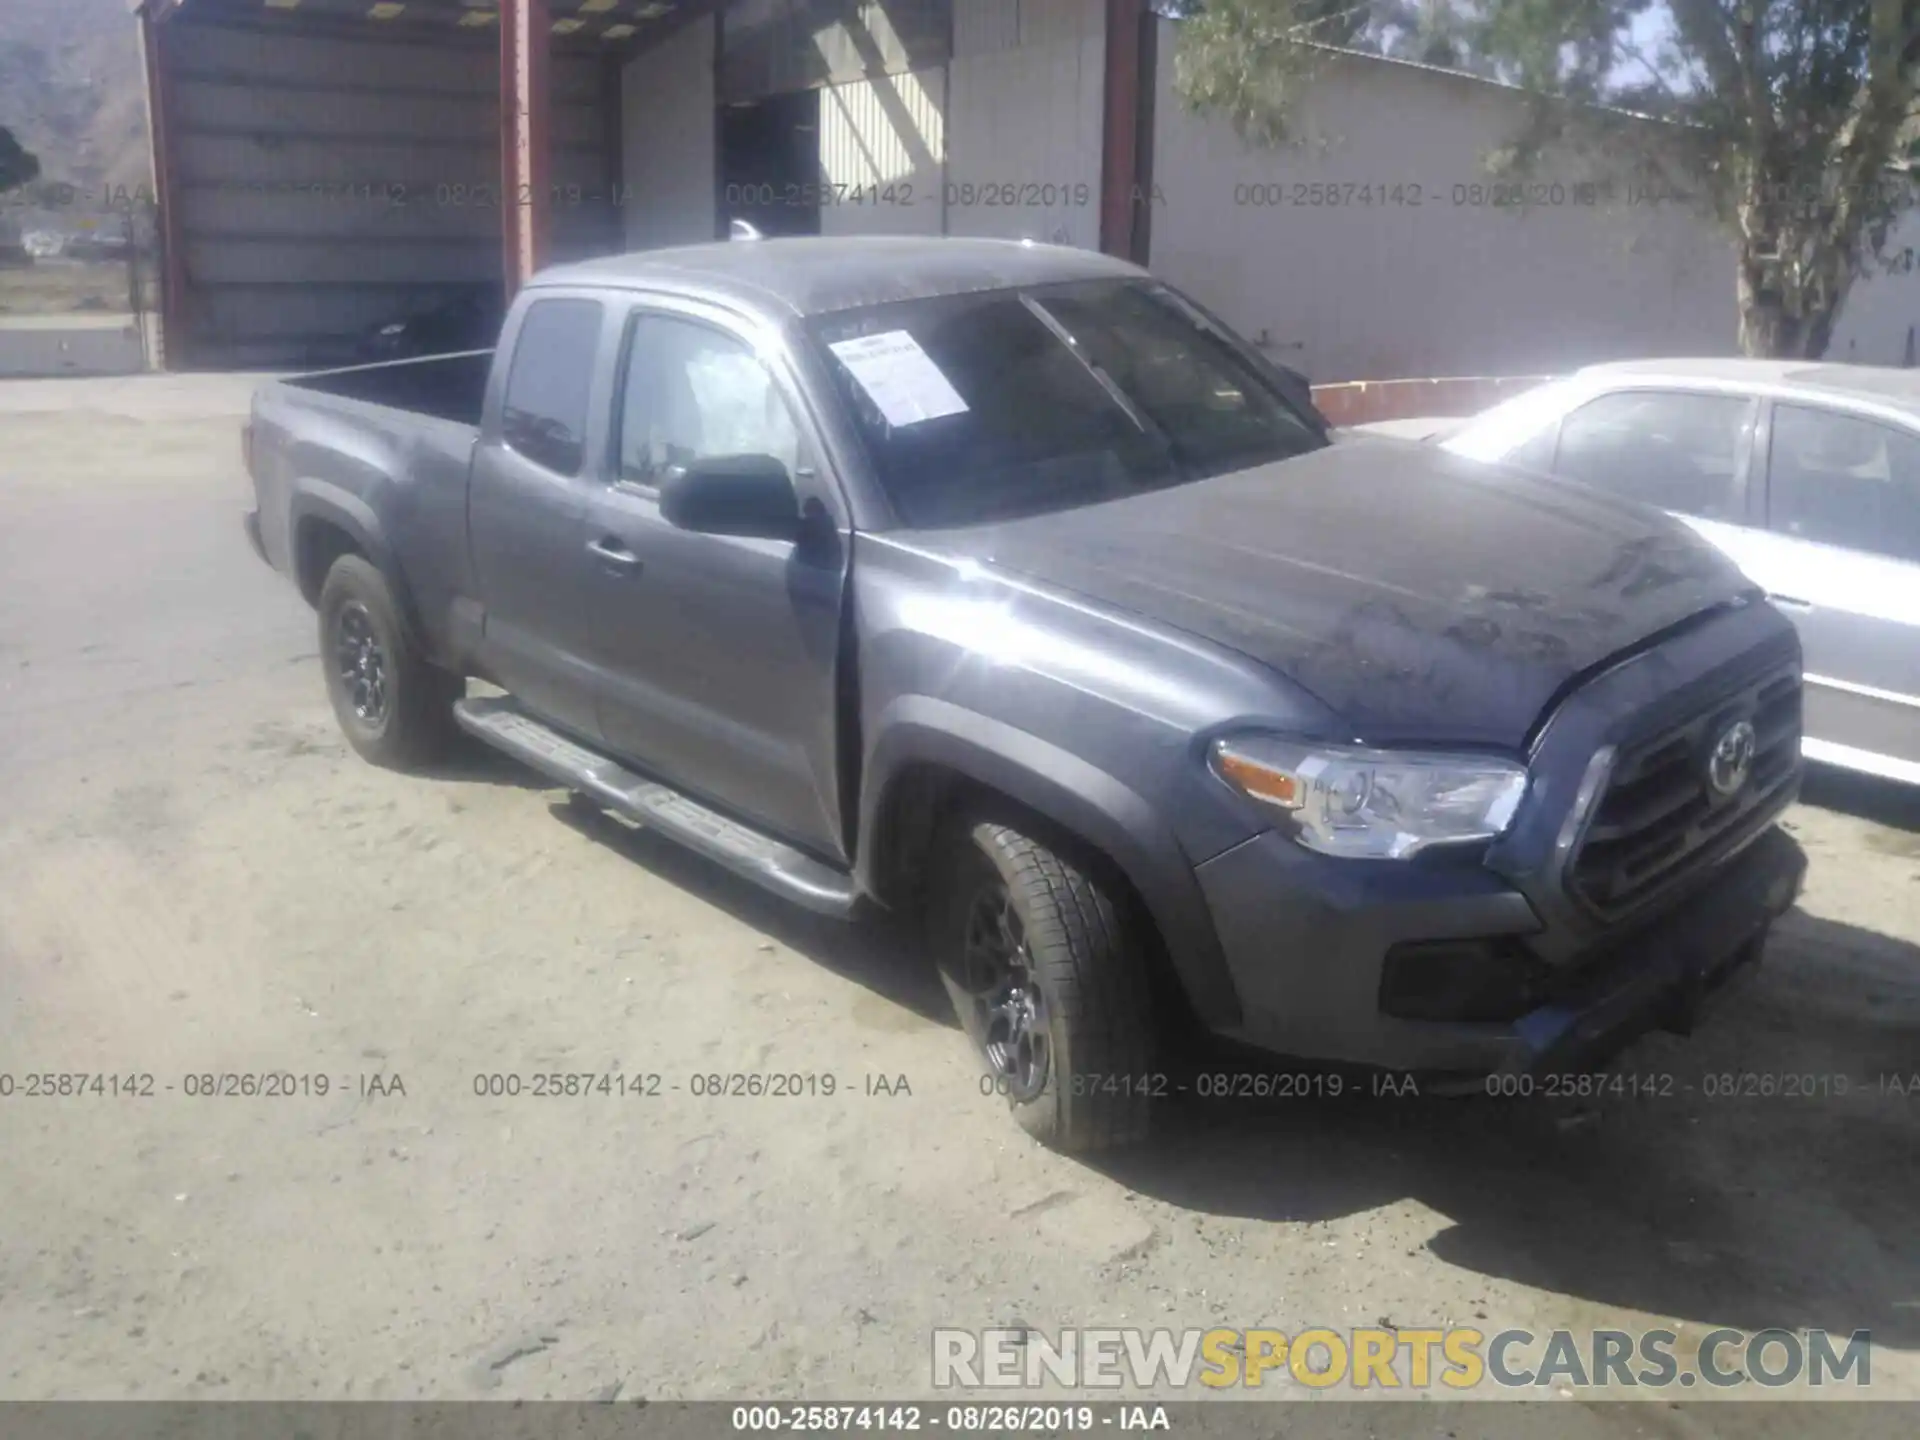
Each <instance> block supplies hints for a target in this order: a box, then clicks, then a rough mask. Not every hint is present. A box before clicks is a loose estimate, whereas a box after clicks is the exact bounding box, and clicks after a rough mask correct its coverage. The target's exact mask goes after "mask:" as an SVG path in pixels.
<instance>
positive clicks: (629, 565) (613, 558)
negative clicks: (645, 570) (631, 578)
mask: <svg viewBox="0 0 1920 1440" xmlns="http://www.w3.org/2000/svg"><path fill="white" fill-rule="evenodd" d="M587 550H588V553H590V554H591V555H592V556H593V558H594V559H596V560H598V561H600V562H601V563H602V564H603V565H611V566H612V567H613V568H614V569H616V570H625V571H627V572H628V573H629V574H631V573H633V572H634V571H637V570H638V569H639V568H640V557H639V556H638V555H636V554H634V553H633V551H631V550H629V549H627V547H626V546H625V545H622V544H621V543H620V542H619V541H618V540H616V539H614V538H613V537H612V536H611V535H609V536H607V537H606V538H605V539H602V540H589V541H588V542H587Z"/></svg>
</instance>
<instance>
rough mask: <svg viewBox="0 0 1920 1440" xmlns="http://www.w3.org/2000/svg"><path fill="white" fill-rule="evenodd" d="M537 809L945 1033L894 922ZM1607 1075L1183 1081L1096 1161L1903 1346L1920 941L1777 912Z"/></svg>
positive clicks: (1683, 1309) (1614, 1292) (1914, 1175)
mask: <svg viewBox="0 0 1920 1440" xmlns="http://www.w3.org/2000/svg"><path fill="white" fill-rule="evenodd" d="M552 809H553V813H554V814H555V815H556V816H557V817H558V818H559V819H561V820H562V821H563V822H564V823H565V824H567V825H569V826H570V827H571V828H573V829H575V830H577V831H579V832H580V833H582V834H584V835H587V836H589V837H591V838H593V839H595V840H597V841H599V842H600V843H604V844H610V845H613V846H615V847H616V848H618V849H619V850H620V851H621V852H622V853H624V854H625V855H627V856H628V857H630V858H631V859H633V860H635V861H637V862H639V863H640V864H642V865H643V866H645V867H646V868H647V869H648V870H650V871H652V872H653V873H654V874H656V875H658V876H659V877H660V878H661V879H662V880H664V881H666V882H667V883H669V884H672V885H675V886H677V887H679V888H681V889H683V890H686V891H688V892H690V893H692V894H693V895H696V896H698V897H699V898H700V899H702V900H705V901H706V902H708V903H709V904H712V905H713V906H715V907H716V908H718V909H720V910H722V911H724V912H726V913H727V914H729V915H731V916H732V917H734V918H735V919H737V920H739V921H740V922H741V923H742V924H745V925H748V926H751V927H752V928H754V929H755V930H758V931H760V932H761V933H763V934H765V935H767V936H768V937H769V938H771V939H773V940H775V941H777V942H779V943H780V944H782V945H784V946H786V947H787V948H789V949H792V950H793V951H795V952H797V953H798V954H801V955H804V956H806V957H807V958H808V959H809V960H811V961H812V962H814V963H817V964H819V965H821V966H823V967H825V968H826V969H828V970H830V971H832V972H833V973H835V974H838V975H842V976H845V977H846V978H848V979H850V980H852V981H854V982H855V983H856V984H859V985H861V986H863V987H865V988H866V989H868V990H869V991H871V992H872V993H873V994H875V995H877V996H879V997H881V998H882V999H884V1000H887V1001H889V1002H891V1003H893V1004H895V1005H898V1006H901V1007H902V1008H903V1009H905V1010H907V1011H910V1012H912V1013H913V1014H915V1015H917V1016H919V1017H920V1018H922V1019H923V1020H926V1021H929V1022H932V1023H934V1024H938V1025H941V1026H945V1027H951V1026H952V1025H953V1023H954V1022H953V1018H952V1012H951V1009H950V1007H949V1006H948V1003H947V1000H946V995H945V992H944V991H943V990H942V988H941V986H940V982H939V978H938V976H937V974H936V973H935V971H934V969H933V966H932V963H931V961H930V959H929V957H928V956H927V954H926V951H925V948H924V946H922V945H920V944H919V943H918V942H917V940H916V939H915V938H914V936H913V934H912V932H911V931H910V930H909V929H908V927H907V926H906V925H904V924H903V923H901V922H898V921H895V920H892V919H890V918H889V917H886V916H878V915H876V916H869V917H863V918H862V919H860V920H858V921H856V922H853V923H844V922H838V921H832V920H827V919H823V918H820V917H816V916H811V915H808V914H805V913H804V912H801V911H799V910H796V909H795V908H794V907H792V906H790V905H788V904H786V903H785V902H783V901H781V900H779V899H777V898H776V897H773V896H771V895H767V894H765V893H763V892H761V891H760V890H758V889H757V888H755V887H754V886H752V885H750V884H748V883H747V882H745V881H743V880H740V879H738V878H736V877H735V876H733V875H731V874H729V873H728V872H726V871H725V870H723V869H721V868H719V867H718V866H716V865H713V864H711V863H709V862H708V861H706V860H704V859H702V858H701V857H699V856H696V855H693V854H691V853H689V852H687V851H685V850H683V849H682V848H680V847H679V846H677V845H675V844H673V843H671V842H669V841H666V840H662V839H660V838H658V837H656V836H653V835H650V834H648V833H647V832H645V831H644V830H636V829H634V828H632V827H629V826H627V825H625V824H623V823H621V822H619V821H616V820H613V819H610V818H608V817H605V816H602V815H599V814H597V813H595V812H593V811H591V810H584V809H578V808H576V807H573V806H570V805H567V804H565V803H556V804H555V805H554V806H553V807H552ZM956 1043H957V1042H956ZM1208 1068H1209V1070H1210V1071H1220V1070H1226V1071H1228V1072H1229V1073H1240V1074H1247V1075H1251V1074H1254V1073H1256V1072H1263V1073H1267V1074H1273V1073H1276V1072H1289V1073H1296V1074H1300V1073H1304V1074H1316V1075H1321V1076H1323V1077H1330V1076H1332V1075H1333V1073H1334V1072H1331V1071H1316V1070H1314V1069H1312V1068H1311V1067H1304V1066H1296V1065H1290V1064H1287V1063H1285V1062H1269V1061H1260V1062H1257V1064H1253V1065H1250V1064H1248V1063H1247V1062H1240V1063H1238V1064H1233V1063H1228V1064H1224V1065H1210V1066H1209V1067H1208ZM1608 1073H1613V1074H1619V1075H1620V1076H1621V1077H1623V1085H1624V1083H1625V1079H1626V1077H1639V1080H1640V1082H1641V1086H1642V1093H1641V1094H1639V1095H1638V1096H1636V1095H1634V1094H1632V1093H1631V1092H1630V1091H1629V1092H1628V1093H1625V1094H1608V1095H1605V1096H1599V1097H1589V1098H1587V1099H1580V1098H1578V1097H1572V1098H1561V1097H1549V1096H1545V1095H1539V1094H1536V1095H1535V1096H1532V1097H1526V1098H1512V1099H1504V1100H1496V1099H1488V1098H1481V1097H1475V1098H1461V1099H1443V1098H1440V1097H1436V1096H1432V1095H1412V1094H1398V1095H1389V1094H1384V1093H1383V1094H1378V1095H1376V1094H1375V1093H1373V1089H1372V1085H1371V1082H1370V1080H1369V1079H1368V1078H1366V1077H1364V1076H1356V1075H1345V1074H1343V1075H1341V1077H1340V1079H1339V1084H1340V1087H1341V1089H1342V1095H1341V1097H1340V1098H1339V1099H1323V1100H1264V1101H1263V1100H1239V1099H1236V1100H1200V1099H1197V1098H1194V1096H1193V1092H1192V1087H1191V1086H1189V1090H1188V1093H1187V1094H1186V1095H1185V1096H1175V1097H1174V1098H1172V1099H1170V1100H1168V1101H1167V1102H1166V1106H1165V1111H1166V1113H1164V1114H1163V1115H1162V1116H1161V1117H1160V1123H1158V1125H1157V1127H1156V1138H1155V1139H1154V1140H1153V1141H1151V1142H1149V1143H1148V1144H1147V1145H1145V1146H1143V1147H1141V1148H1139V1149H1137V1150H1132V1151H1126V1152H1122V1153H1120V1154H1117V1155H1113V1156H1107V1157H1101V1158H1100V1159H1099V1160H1097V1161H1096V1162H1094V1168H1096V1169H1098V1170H1100V1171H1101V1172H1103V1173H1105V1174H1106V1175H1108V1176H1109V1177H1111V1178H1112V1179H1113V1180H1114V1181H1116V1182H1117V1183H1119V1184H1121V1185H1123V1186H1125V1187H1127V1188H1128V1189H1130V1190H1133V1191H1136V1192H1138V1193H1139V1194H1141V1195H1144V1196H1148V1197H1151V1198H1153V1199H1157V1200H1160V1201H1163V1202H1165V1203H1167V1204H1170V1205H1175V1206H1178V1207H1180V1208H1182V1209H1185V1210H1190V1211H1193V1212H1195V1213H1200V1214H1210V1215H1216V1216H1223V1217H1237V1218H1241V1219H1246V1220H1252V1221H1269V1222H1294V1223H1299V1222H1310V1221H1320V1220H1331V1219H1337V1218H1340V1217H1344V1216H1351V1215H1357V1214H1364V1213H1367V1212H1369V1211H1373V1210H1377V1209H1380V1208H1382V1207H1385V1206H1389V1205H1393V1204H1396V1203H1398V1202H1403V1201H1407V1200H1413V1201H1417V1202H1418V1203H1419V1204H1420V1205H1422V1206H1425V1207H1427V1208H1429V1209H1431V1210H1432V1211H1434V1212H1437V1214H1438V1215H1440V1216H1443V1217H1445V1219H1444V1223H1443V1224H1442V1225H1441V1227H1440V1228H1439V1229H1438V1231H1437V1233H1435V1234H1434V1235H1433V1236H1432V1237H1431V1238H1430V1239H1428V1240H1427V1241H1426V1242H1425V1243H1424V1248H1425V1250H1426V1251H1427V1252H1428V1253H1429V1254H1431V1255H1432V1256H1434V1257H1435V1258H1437V1259H1440V1260H1442V1261H1444V1262H1446V1263H1447V1264H1449V1265H1451V1266H1454V1267H1457V1268H1458V1269H1460V1270H1463V1271H1469V1272H1473V1273H1475V1274H1479V1275H1485V1276H1489V1277H1494V1278H1498V1279H1501V1280H1505V1281H1511V1282H1514V1283H1518V1284H1523V1285H1528V1286H1532V1287H1535V1288H1537V1289H1540V1290H1543V1291H1547V1292H1551V1293H1555V1294H1559V1295H1564V1296H1567V1297H1569V1298H1570V1299H1571V1300H1574V1301H1580V1302H1586V1303H1588V1304H1591V1305H1594V1306H1598V1307H1604V1309H1605V1310H1608V1311H1610V1310H1615V1309H1628V1310H1634V1311H1639V1312H1642V1313H1644V1314H1647V1315H1650V1316H1656V1317H1662V1318H1664V1319H1667V1320H1671V1321H1677V1322H1680V1323H1681V1324H1687V1325H1692V1326H1696V1327H1708V1328H1711V1327H1714V1326H1719V1325H1731V1326H1737V1327H1740V1328H1742V1329H1745V1330H1749V1331H1757V1330H1763V1329H1767V1328H1769V1327H1774V1326H1781V1327H1786V1328H1789V1329H1801V1328H1808V1327H1823V1328H1826V1329H1829V1330H1834V1331H1838V1332H1841V1333H1843V1334H1844V1333H1851V1332H1852V1331H1853V1330H1856V1329H1862V1328H1864V1329H1870V1330H1871V1331H1872V1332H1873V1338H1874V1340H1875V1342H1876V1343H1877V1344H1878V1345H1880V1346H1883V1347H1894V1348H1920V1305H1916V1304H1915V1303H1914V1302H1915V1301H1916V1300H1920V1224H1916V1223H1915V1222H1916V1217H1917V1216H1920V1198H1917V1197H1920V948H1917V947H1915V946H1913V945H1909V944H1907V943H1905V942H1903V941H1899V940H1895V939H1892V938H1890V937H1888V936H1885V935H1882V934H1879V933H1877V932H1874V931H1870V930H1865V929H1862V928H1860V927H1857V926H1853V925H1847V924H1843V923H1840V922H1836V921H1831V920H1825V919H1821V918H1818V917H1815V916H1811V915H1808V914H1806V913H1805V912H1803V911H1799V910H1795V911H1794V912H1792V913H1791V914H1789V915H1788V916H1786V917H1785V918H1784V919H1783V920H1782V921H1781V922H1780V925H1779V927H1778V928H1777V930H1776V932H1775V936H1774V939H1773V941H1772V942H1771V943H1770V945H1769V948H1768V952H1767V957H1766V960H1765V962H1764V963H1763V964H1762V966H1761V968H1760V971H1759V973H1758V974H1757V975H1755V976H1754V977H1753V979H1752V980H1751V981H1750V982H1749V983H1747V984H1746V985H1744V986H1741V987H1738V988H1737V989H1736V990H1735V992H1734V993H1733V994H1731V995H1729V996H1728V997H1727V998H1726V999H1725V1001H1724V1002H1723V1003H1722V1004H1721V1006H1720V1007H1719V1008H1718V1009H1717V1010H1716V1011H1715V1013H1713V1014H1712V1015H1710V1016H1709V1017H1708V1018H1707V1021H1706V1023H1705V1024H1704V1025H1703V1027H1702V1028H1701V1030H1700V1031H1699V1032H1698V1033H1697V1034H1696V1035H1695V1036H1693V1037H1692V1038H1690V1039H1681V1038H1679V1037H1674V1036H1666V1035H1653V1036H1648V1037H1646V1038H1645V1039H1643V1040H1641V1041H1639V1042H1637V1043H1636V1044H1635V1045H1634V1046H1633V1047H1631V1048H1630V1049H1629V1050H1628V1051H1627V1052H1625V1053H1624V1054H1623V1055H1621V1056H1620V1057H1618V1058H1617V1059H1616V1060H1615V1061H1614V1062H1613V1064H1612V1066H1611V1067H1610V1070H1609V1071H1608ZM1747 1077H1751V1078H1747ZM1768 1077H1772V1078H1768ZM1781 1077H1790V1078H1785V1079H1783V1078H1781ZM1883 1077H1884V1079H1883ZM1190 1078H1191V1077H1189V1079H1190ZM1328 1083H1329V1082H1328V1081H1327V1080H1324V1079H1323V1080H1322V1081H1321V1082H1320V1085H1321V1089H1322V1090H1323V1091H1324V1090H1325V1089H1326V1088H1327V1086H1328ZM1762 1091H1765V1092H1766V1093H1762ZM1788 1092H1791V1093H1788ZM983 1103H991V1102H983ZM1387 1258H1389V1259H1390V1258H1391V1257H1387ZM1576 1313H1577V1312H1576ZM1454 1318H1455V1319H1464V1318H1465V1316H1464V1315H1457V1316H1455V1317H1454ZM1617 1321H1618V1317H1617V1316H1611V1315H1609V1314H1606V1313H1600V1314H1595V1315H1591V1316H1582V1317H1579V1318H1578V1319H1570V1320H1569V1321H1568V1323H1570V1324H1574V1323H1579V1324H1590V1325H1606V1324H1609V1323H1617ZM1648 1323H1653V1322H1648Z"/></svg>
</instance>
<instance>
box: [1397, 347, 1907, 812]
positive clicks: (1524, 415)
mask: <svg viewBox="0 0 1920 1440" xmlns="http://www.w3.org/2000/svg"><path fill="white" fill-rule="evenodd" d="M1367 428H1369V429H1378V430H1387V431H1391V432H1393V433H1398V434H1400V435H1402V436H1405V437H1408V438H1420V439H1425V440H1427V441H1429V442H1430V443H1434V444H1438V445H1441V446H1443V447H1445V448H1446V449H1448V450H1451V451H1454V452H1455V453H1456V454H1460V455H1465V456H1469V457H1471V458H1474V459H1480V460H1501V461H1505V462H1507V463H1509V464H1514V465H1521V466H1526V467H1529V468H1532V469H1536V470H1544V471H1548V472H1551V473H1552V474H1555V475H1558V476H1563V477H1565V478H1568V479H1572V480H1578V481H1580V482H1582V483H1584V484H1588V485H1592V486H1595V487H1596V488H1600V489H1604V490H1608V491H1611V492H1613V493H1615V494H1619V495H1623V496H1626V497H1627V498H1629V499H1633V500H1638V501H1642V502H1644V503H1646V504H1649V505H1657V506H1659V507H1660V508H1661V509H1663V510H1667V511H1670V512H1671V513H1673V514H1674V515H1677V516H1678V517H1680V518H1681V519H1683V520H1685V521H1686V522H1687V523H1688V524H1689V525H1691V526H1692V527H1693V528H1694V529H1695V530H1697V531H1699V532H1700V533H1701V534H1702V535H1704V536H1706V537H1707V538H1708V539H1709V540H1711V541H1713V542H1714V544H1716V545H1718V546H1719V547H1720V548H1721V549H1722V550H1724V551H1725V552H1726V553H1727V554H1728V555H1730V556H1731V557H1732V558H1733V559H1734V561H1735V562H1736V563H1737V564H1738V565H1739V566H1740V568H1741V569H1742V570H1744V571H1745V572H1746V573H1747V575H1748V576H1749V577H1750V578H1751V579H1753V580H1754V581H1755V582H1756V583H1757V584H1759V585H1760V586H1762V587H1763V588H1764V589H1765V590H1766V591H1767V593H1768V595H1769V596H1770V597H1771V599H1772V600H1773V603H1774V604H1775V605H1777V606H1779V607H1780V609H1781V610H1782V611H1784V612H1785V613H1786V614H1788V615H1790V616H1791V617H1792V618H1793V620H1794V622H1795V624H1796V625H1798V627H1799V629H1800V635H1801V641H1802V644H1803V647H1804V649H1805V653H1806V685H1807V689H1806V732H1805V733H1806V739H1805V742H1804V745H1803V749H1804V752H1805V754H1806V756H1807V758H1808V759H1810V760H1818V761H1822V762H1825V763H1827V764H1831V765H1838V766H1844V767H1845V768H1847V769H1850V770H1859V771H1864V772H1865V773H1867V774H1870V775H1877V776H1881V777H1883V778H1886V779H1890V780H1899V781H1904V782H1906V783H1908V784H1920V371H1914V370H1892V369H1880V368H1874V367H1868V366H1862V365H1826V364H1813V363H1809V362H1807V361H1775V360H1646V361H1630V362H1623V363H1619V364H1611V365H1595V366H1592V367H1590V368H1588V369H1585V370H1580V371H1577V372H1576V373H1574V374H1572V375H1569V376H1567V377H1565V378H1563V379H1558V380H1552V381H1548V382H1547V383H1545V384H1543V385H1540V386H1538V387H1536V388H1535V389H1532V390H1528V391H1526V392H1525V393H1523V394H1521V395H1517V396H1515V397H1514V398H1513V399H1511V400H1507V401H1504V402H1502V403H1501V404H1499V405H1496V406H1494V407H1493V408H1492V409H1490V410H1487V411H1484V412H1482V413H1481V414H1479V415H1477V416H1474V417H1472V418H1471V419H1468V420H1464V421H1460V420H1437V421H1432V422H1418V421H1397V422H1390V423H1389V424H1383V425H1380V426H1377V427H1372V426H1370V427H1367Z"/></svg>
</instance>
